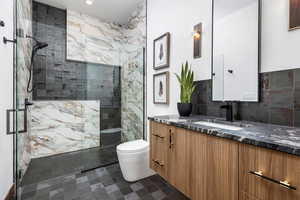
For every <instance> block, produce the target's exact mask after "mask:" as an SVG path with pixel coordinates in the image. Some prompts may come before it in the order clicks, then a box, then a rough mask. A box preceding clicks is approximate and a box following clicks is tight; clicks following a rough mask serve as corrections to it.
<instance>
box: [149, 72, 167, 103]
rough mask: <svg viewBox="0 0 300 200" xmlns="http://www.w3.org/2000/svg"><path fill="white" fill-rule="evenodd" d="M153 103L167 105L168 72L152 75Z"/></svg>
mask: <svg viewBox="0 0 300 200" xmlns="http://www.w3.org/2000/svg"><path fill="white" fill-rule="evenodd" d="M153 103H154V104H169V72H163V73H159V74H154V75H153Z"/></svg>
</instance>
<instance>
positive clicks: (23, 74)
mask: <svg viewBox="0 0 300 200" xmlns="http://www.w3.org/2000/svg"><path fill="white" fill-rule="evenodd" d="M16 6H17V15H16V17H17V29H18V35H17V40H18V42H17V48H16V56H17V65H16V73H17V74H16V75H17V76H16V77H17V81H16V91H17V93H16V95H17V97H18V98H17V101H16V104H17V107H18V109H23V108H24V107H25V105H24V102H25V99H26V98H28V99H31V94H29V93H27V90H26V89H27V88H26V87H27V81H28V77H29V72H28V70H27V68H29V66H30V57H31V49H32V42H31V40H29V39H27V38H25V35H26V34H28V35H32V1H31V0H17V1H16ZM30 116H31V113H30V110H29V112H28V117H29V119H30ZM27 123H28V124H27V127H28V131H27V132H26V133H20V134H18V137H17V159H18V170H20V172H21V175H22V174H24V173H25V172H26V170H27V167H28V165H29V163H30V160H31V158H30V153H31V148H30V136H31V130H30V127H31V124H30V120H28V122H27ZM18 126H19V127H18V129H19V130H20V129H23V128H22V127H24V119H23V115H22V114H20V115H18Z"/></svg>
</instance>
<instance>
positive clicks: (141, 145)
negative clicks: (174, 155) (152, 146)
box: [117, 140, 149, 153]
mask: <svg viewBox="0 0 300 200" xmlns="http://www.w3.org/2000/svg"><path fill="white" fill-rule="evenodd" d="M148 147H149V144H148V142H146V141H144V140H135V141H131V142H126V143H123V144H120V145H118V146H117V150H118V151H121V152H122V153H123V152H124V153H136V152H140V151H144V150H146V149H147V148H148Z"/></svg>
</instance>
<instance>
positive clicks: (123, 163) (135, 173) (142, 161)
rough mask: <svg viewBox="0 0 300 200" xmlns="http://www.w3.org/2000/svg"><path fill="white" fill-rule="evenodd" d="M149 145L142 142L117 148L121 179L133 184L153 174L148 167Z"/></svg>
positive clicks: (128, 143)
mask: <svg viewBox="0 0 300 200" xmlns="http://www.w3.org/2000/svg"><path fill="white" fill-rule="evenodd" d="M149 149H150V148H149V143H148V142H146V141H144V140H135V141H131V142H126V143H123V144H120V145H118V146H117V154H118V159H119V163H120V167H121V171H122V174H123V177H124V179H125V180H126V181H128V182H134V181H137V180H140V179H143V178H146V177H149V176H152V175H154V174H155V172H154V171H153V170H151V169H150V167H149Z"/></svg>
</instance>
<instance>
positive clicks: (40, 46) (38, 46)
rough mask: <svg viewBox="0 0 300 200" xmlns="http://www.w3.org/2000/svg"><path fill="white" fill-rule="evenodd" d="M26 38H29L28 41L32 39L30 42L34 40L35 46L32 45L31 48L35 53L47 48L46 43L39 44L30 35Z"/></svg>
mask: <svg viewBox="0 0 300 200" xmlns="http://www.w3.org/2000/svg"><path fill="white" fill-rule="evenodd" d="M26 38H30V39H32V40H34V41H35V42H36V45H34V47H33V49H34V50H35V51H37V50H39V49H43V48H46V47H47V46H48V44H47V43H45V42H40V41H38V40H37V39H36V38H34V37H32V36H30V35H26Z"/></svg>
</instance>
